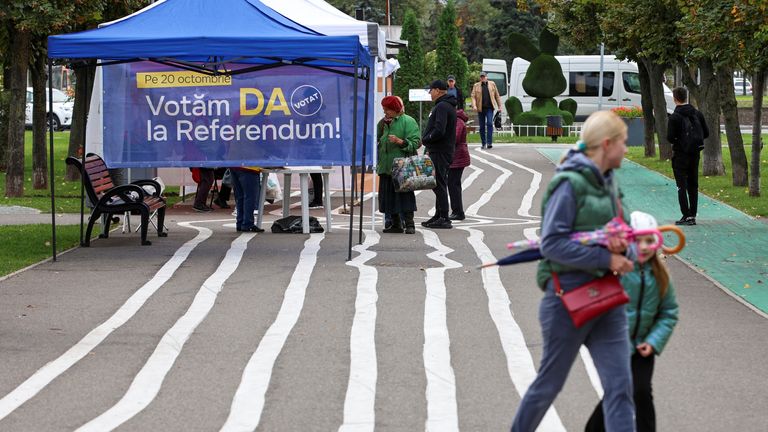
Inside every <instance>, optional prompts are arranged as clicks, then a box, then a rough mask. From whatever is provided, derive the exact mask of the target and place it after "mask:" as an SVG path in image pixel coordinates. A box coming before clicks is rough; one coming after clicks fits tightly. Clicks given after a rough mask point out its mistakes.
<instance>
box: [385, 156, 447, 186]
mask: <svg viewBox="0 0 768 432" xmlns="http://www.w3.org/2000/svg"><path fill="white" fill-rule="evenodd" d="M392 182H393V183H394V186H395V192H412V191H415V190H423V189H434V188H435V187H436V186H437V180H435V175H434V167H433V166H432V159H430V158H429V156H427V155H416V156H410V157H404V158H395V159H394V160H393V161H392Z"/></svg>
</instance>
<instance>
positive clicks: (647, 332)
mask: <svg viewBox="0 0 768 432" xmlns="http://www.w3.org/2000/svg"><path fill="white" fill-rule="evenodd" d="M631 224H632V228H633V229H636V230H645V229H656V227H657V224H656V219H654V218H653V216H651V215H649V214H647V213H642V212H633V213H632V215H631ZM655 243H656V238H655V237H654V236H652V235H644V236H640V237H638V238H637V240H636V244H637V263H636V264H635V270H634V271H632V272H631V273H627V274H625V275H624V276H622V278H621V284H622V285H623V286H624V289H625V290H626V291H627V294H629V299H630V300H629V304H627V321H628V323H629V337H630V342H631V346H630V351H631V354H632V383H633V386H634V399H635V424H636V425H637V432H654V431H656V410H655V409H654V407H653V392H652V389H651V379H652V378H653V364H654V358H655V355H659V354H661V351H662V350H663V349H664V346H665V345H666V344H667V341H668V340H669V337H670V336H671V335H672V330H673V329H674V328H675V325H676V324H677V312H678V306H677V300H676V299H675V289H674V288H673V287H672V283H670V281H669V273H668V272H667V268H666V266H665V265H664V263H663V262H662V261H661V259H660V258H659V256H658V254H657V253H656V250H655V249H654V247H653V246H654V244H655ZM604 430H605V426H604V424H603V404H602V401H601V402H600V403H599V404H598V405H597V407H596V408H595V411H594V412H593V413H592V417H590V418H589V421H588V422H587V427H586V432H599V431H604Z"/></svg>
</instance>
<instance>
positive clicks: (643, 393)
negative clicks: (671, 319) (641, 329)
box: [584, 353, 656, 432]
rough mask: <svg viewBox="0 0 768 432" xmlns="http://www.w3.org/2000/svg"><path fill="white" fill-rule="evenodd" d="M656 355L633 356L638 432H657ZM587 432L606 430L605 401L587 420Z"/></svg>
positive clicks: (636, 354) (633, 383)
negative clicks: (654, 371) (654, 397)
mask: <svg viewBox="0 0 768 432" xmlns="http://www.w3.org/2000/svg"><path fill="white" fill-rule="evenodd" d="M654 357H655V356H654V355H651V356H648V357H643V356H641V355H640V354H638V353H635V354H634V355H633V356H632V386H633V388H634V391H635V393H634V398H635V424H636V427H637V432H656V409H655V408H654V407H653V389H652V388H651V380H652V379H653V364H654V362H655V359H654ZM584 430H585V432H604V431H605V423H603V402H602V401H600V403H599V404H597V407H595V411H593V412H592V416H591V417H590V418H589V421H587V426H586V427H585V428H584Z"/></svg>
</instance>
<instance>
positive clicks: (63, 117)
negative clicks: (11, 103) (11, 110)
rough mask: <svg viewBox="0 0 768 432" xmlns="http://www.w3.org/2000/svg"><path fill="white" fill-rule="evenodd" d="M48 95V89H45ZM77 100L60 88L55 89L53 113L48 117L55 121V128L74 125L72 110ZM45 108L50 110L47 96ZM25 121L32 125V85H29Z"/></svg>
mask: <svg viewBox="0 0 768 432" xmlns="http://www.w3.org/2000/svg"><path fill="white" fill-rule="evenodd" d="M45 94H46V96H47V95H48V89H47V88H46V90H45ZM74 106H75V102H74V101H73V100H72V98H70V97H69V96H67V94H66V93H64V92H63V91H61V90H59V89H53V113H51V112H48V118H49V119H50V121H52V122H53V129H54V130H61V129H63V128H68V127H70V126H71V125H72V110H73V109H74ZM45 109H46V111H48V98H47V97H46V102H45ZM24 123H25V124H26V125H27V126H32V87H27V108H26V110H25V111H24Z"/></svg>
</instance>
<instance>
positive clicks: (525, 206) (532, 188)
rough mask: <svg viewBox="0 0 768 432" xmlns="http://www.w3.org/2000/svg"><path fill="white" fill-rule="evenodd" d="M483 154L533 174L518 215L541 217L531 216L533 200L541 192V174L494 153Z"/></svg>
mask: <svg viewBox="0 0 768 432" xmlns="http://www.w3.org/2000/svg"><path fill="white" fill-rule="evenodd" d="M483 154H486V155H488V156H491V157H493V158H496V159H498V160H500V161H503V162H506V163H508V164H510V165H514V166H516V167H518V168H520V169H522V170H524V171H528V172H529V173H531V174H533V178H532V179H531V184H530V185H529V186H528V190H527V191H526V192H525V195H523V200H522V201H521V202H520V208H519V209H517V214H518V215H520V216H525V217H535V218H538V217H540V216H536V215H531V213H530V211H531V207H532V206H533V198H534V197H535V196H536V192H538V191H539V187H540V185H541V177H542V176H541V173H540V172H538V171H536V170H535V169H533V168H529V167H527V166H525V165H522V164H519V163H517V162H515V161H513V160H510V159H507V158H503V157H501V156H499V155H497V154H494V153H490V152H483Z"/></svg>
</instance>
